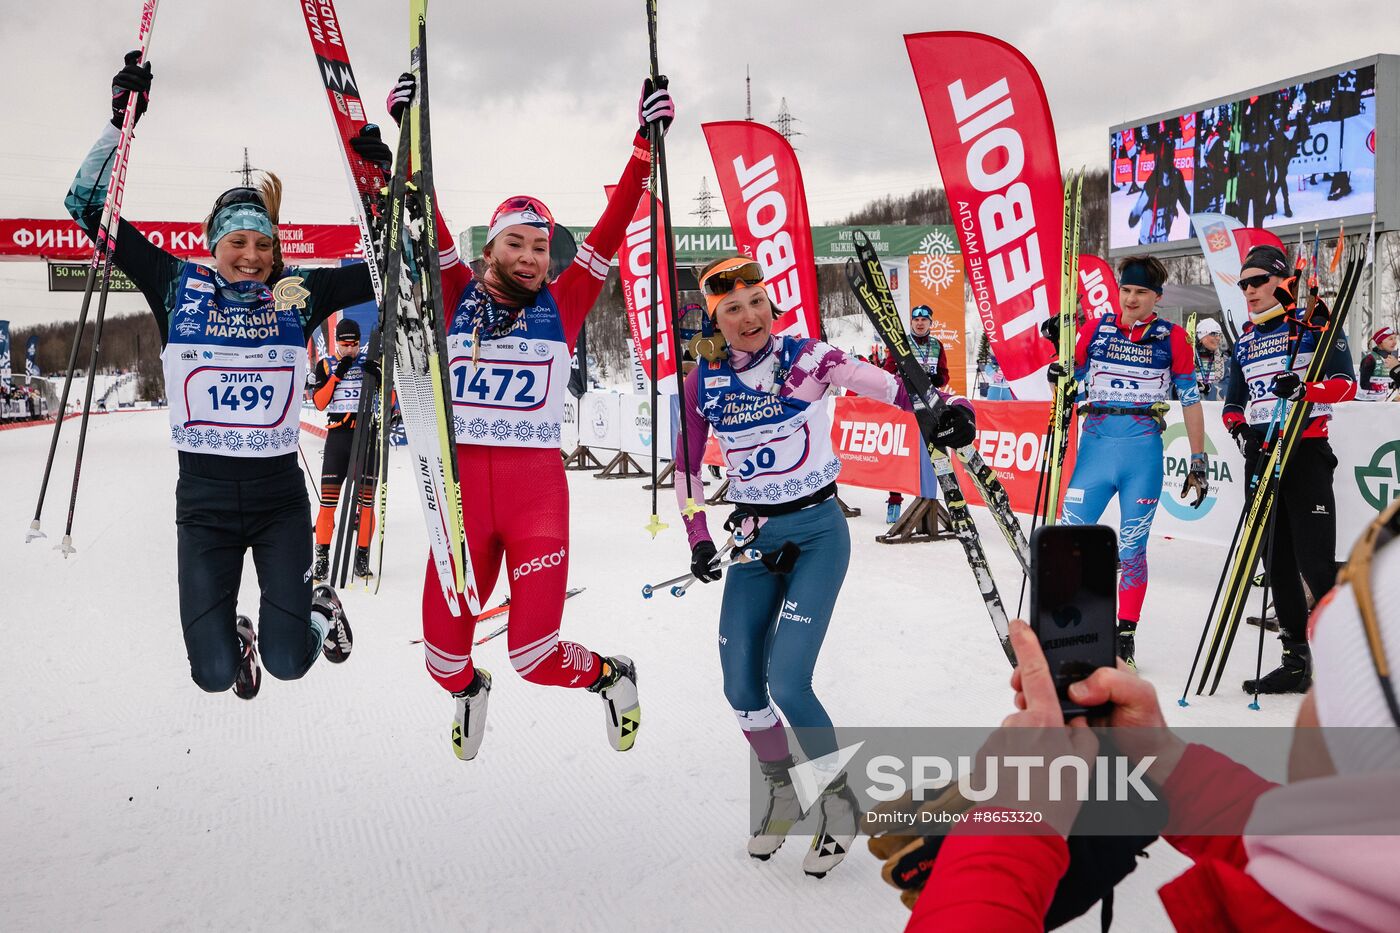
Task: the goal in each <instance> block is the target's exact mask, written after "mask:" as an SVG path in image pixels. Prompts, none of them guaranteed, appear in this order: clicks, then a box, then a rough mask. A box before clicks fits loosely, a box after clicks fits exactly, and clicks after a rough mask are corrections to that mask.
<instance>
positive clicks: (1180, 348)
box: [1043, 256, 1210, 665]
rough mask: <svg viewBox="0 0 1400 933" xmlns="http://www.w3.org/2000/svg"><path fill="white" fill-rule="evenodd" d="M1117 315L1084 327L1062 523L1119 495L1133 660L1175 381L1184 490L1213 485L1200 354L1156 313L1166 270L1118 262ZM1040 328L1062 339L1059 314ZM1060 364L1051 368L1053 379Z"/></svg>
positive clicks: (1140, 260)
mask: <svg viewBox="0 0 1400 933" xmlns="http://www.w3.org/2000/svg"><path fill="white" fill-rule="evenodd" d="M1118 280H1119V289H1118V298H1119V302H1118V304H1119V307H1120V308H1121V309H1122V313H1121V315H1119V314H1115V313H1113V312H1111V311H1110V312H1109V313H1107V314H1105V315H1103V316H1102V317H1099V318H1095V319H1093V320H1089V321H1086V322H1085V323H1084V324H1083V325H1082V326H1081V327H1080V328H1079V338H1078V341H1077V342H1076V344H1075V349H1074V379H1075V381H1076V382H1077V383H1078V384H1079V386H1080V393H1081V397H1083V398H1084V400H1085V403H1084V404H1083V405H1081V406H1080V409H1079V414H1080V415H1082V416H1083V417H1084V422H1083V424H1082V425H1081V428H1080V434H1079V451H1078V455H1077V458H1076V460H1075V464H1074V475H1073V476H1071V477H1070V481H1069V488H1068V489H1066V490H1065V498H1064V507H1063V514H1062V515H1061V521H1063V522H1064V523H1065V524H1068V525H1093V524H1095V523H1097V522H1098V520H1099V517H1100V516H1101V515H1103V512H1104V509H1105V508H1107V506H1108V502H1109V500H1110V499H1112V498H1113V497H1114V496H1115V495H1116V496H1117V497H1118V511H1119V514H1120V516H1121V517H1120V519H1119V525H1118V554H1119V561H1120V576H1119V581H1118V620H1119V621H1118V656H1119V657H1121V658H1122V659H1123V660H1124V661H1126V662H1127V663H1128V664H1130V665H1136V663H1137V661H1136V658H1135V654H1136V644H1135V642H1136V636H1137V626H1138V621H1139V620H1140V619H1141V617H1142V604H1143V600H1144V599H1145V598H1146V596H1147V538H1148V535H1149V533H1150V532H1151V531H1152V519H1153V518H1154V517H1155V515H1156V513H1157V500H1158V498H1159V497H1160V496H1161V494H1162V480H1163V477H1162V432H1163V431H1164V430H1165V429H1166V420H1165V418H1164V412H1165V411H1166V409H1167V399H1168V398H1170V397H1171V392H1172V389H1173V388H1175V390H1176V395H1177V398H1179V399H1180V400H1181V414H1182V419H1183V420H1184V421H1185V422H1186V437H1187V440H1188V442H1189V443H1190V445H1191V466H1190V469H1189V470H1188V472H1187V474H1186V480H1185V482H1184V483H1183V485H1182V487H1181V496H1182V497H1183V498H1184V497H1185V496H1186V495H1187V494H1188V493H1190V492H1192V491H1194V492H1195V494H1196V498H1195V499H1194V500H1193V501H1192V503H1191V505H1192V507H1193V508H1200V507H1201V503H1203V502H1204V501H1205V497H1206V495H1207V494H1208V493H1209V491H1210V481H1209V479H1208V478H1207V469H1208V466H1209V464H1208V461H1207V457H1206V453H1205V435H1206V431H1205V416H1204V415H1203V414H1202V413H1201V396H1200V392H1199V390H1198V389H1197V386H1196V358H1195V353H1194V352H1193V351H1192V348H1191V342H1190V341H1189V340H1188V339H1187V338H1186V329H1185V328H1183V327H1178V326H1177V325H1176V324H1173V323H1171V322H1170V321H1167V320H1164V319H1163V318H1161V317H1158V316H1157V312H1156V310H1155V309H1156V307H1157V302H1158V301H1160V300H1161V298H1162V286H1163V285H1164V284H1165V282H1166V280H1167V270H1166V268H1165V267H1164V266H1163V265H1162V263H1161V262H1160V261H1158V260H1157V259H1154V258H1153V257H1151V256H1129V257H1127V258H1126V259H1124V260H1123V261H1122V262H1120V263H1119V264H1118ZM1046 325H1047V326H1045V327H1044V328H1043V331H1044V333H1045V335H1046V336H1047V337H1048V338H1049V339H1050V340H1051V341H1052V342H1054V343H1058V341H1059V328H1058V324H1057V319H1056V318H1053V317H1052V318H1050V319H1049V320H1048V321H1047V322H1046ZM1064 371H1065V370H1064V368H1063V366H1062V363H1060V362H1056V363H1052V364H1051V365H1050V369H1049V373H1048V375H1049V377H1050V379H1051V381H1054V380H1055V379H1056V378H1057V377H1059V376H1060V375H1062V374H1063V373H1064Z"/></svg>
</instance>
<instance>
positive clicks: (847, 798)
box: [802, 774, 861, 878]
mask: <svg viewBox="0 0 1400 933" xmlns="http://www.w3.org/2000/svg"><path fill="white" fill-rule="evenodd" d="M817 806H818V807H820V808H821V825H820V826H819V827H818V828H817V834H816V835H815V836H813V837H812V847H811V848H810V849H808V850H807V857H806V858H804V859H803V860H802V870H803V871H804V872H806V873H807V874H809V875H811V876H812V877H813V878H825V877H826V873H827V872H829V871H831V870H832V869H833V868H835V867H836V866H837V865H840V864H841V861H842V859H844V858H845V857H846V853H847V852H849V851H850V849H851V843H852V842H854V841H855V838H856V831H857V830H858V829H859V827H860V817H861V813H860V801H859V800H857V799H856V794H855V791H853V790H851V788H850V786H849V785H847V783H846V775H845V774H842V775H841V776H840V777H838V778H837V779H836V780H834V781H832V782H831V784H830V785H828V786H827V789H826V790H824V791H822V796H821V800H819V801H818V802H817Z"/></svg>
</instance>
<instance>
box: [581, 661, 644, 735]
mask: <svg viewBox="0 0 1400 933" xmlns="http://www.w3.org/2000/svg"><path fill="white" fill-rule="evenodd" d="M588 692H589V693H597V694H600V695H601V696H602V697H603V712H604V714H605V717H606V722H607V727H608V741H609V742H610V743H611V744H612V747H613V748H615V749H617V750H618V751H620V752H625V751H627V750H628V749H629V748H631V747H632V745H633V743H634V742H636V741H637V730H638V729H640V728H641V727H642V707H641V704H640V703H638V702H637V667H636V665H634V664H633V663H632V659H631V658H628V657H624V656H622V655H618V656H617V657H611V658H603V673H602V674H600V675H599V676H598V682H597V683H595V684H594V685H593V686H591V687H589V688H588Z"/></svg>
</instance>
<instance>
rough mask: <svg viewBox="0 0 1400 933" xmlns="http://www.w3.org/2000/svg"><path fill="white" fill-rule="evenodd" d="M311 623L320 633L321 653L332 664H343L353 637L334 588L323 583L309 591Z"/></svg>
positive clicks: (348, 655)
mask: <svg viewBox="0 0 1400 933" xmlns="http://www.w3.org/2000/svg"><path fill="white" fill-rule="evenodd" d="M311 625H312V626H313V627H314V628H315V629H316V630H317V631H318V632H320V633H321V653H322V654H324V655H325V656H326V660H327V661H329V662H331V663H332V664H343V663H345V659H346V658H348V657H350V649H351V648H353V647H354V645H355V638H354V636H353V635H352V634H351V633H350V621H349V620H348V619H346V618H345V607H344V606H342V605H341V604H340V597H339V596H336V595H335V590H333V589H331V588H330V587H329V586H326V585H325V584H324V583H322V584H320V585H319V586H317V587H316V589H314V590H312V592H311Z"/></svg>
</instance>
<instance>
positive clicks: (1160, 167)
mask: <svg viewBox="0 0 1400 933" xmlns="http://www.w3.org/2000/svg"><path fill="white" fill-rule="evenodd" d="M1109 159H1110V171H1109V199H1108V200H1109V247H1110V248H1111V249H1124V248H1131V247H1134V246H1142V245H1146V244H1149V243H1170V242H1179V241H1182V240H1187V239H1190V238H1191V237H1193V236H1194V235H1195V234H1194V232H1193V231H1192V230H1191V222H1190V219H1189V215H1190V214H1192V213H1194V212H1198V211H1216V212H1220V213H1225V214H1230V215H1232V216H1234V217H1237V218H1239V220H1240V222H1241V223H1243V224H1244V225H1245V226H1247V227H1264V226H1269V227H1276V226H1281V225H1284V224H1294V223H1303V222H1307V223H1313V222H1321V221H1327V220H1332V219H1335V218H1337V217H1348V216H1352V215H1355V214H1370V213H1371V212H1372V211H1374V210H1375V203H1376V69H1375V66H1374V65H1367V66H1366V67H1364V68H1356V69H1351V70H1348V71H1342V72H1340V73H1338V74H1334V75H1328V76H1325V77H1322V78H1316V79H1314V80H1311V81H1305V82H1303V83H1301V84H1290V85H1286V86H1284V87H1281V88H1278V89H1277V90H1274V91H1269V92H1266V93H1264V94H1261V95H1258V96H1255V97H1247V98H1243V99H1240V100H1235V101H1230V102H1228V103H1222V104H1218V105H1216V106H1213V107H1207V108H1204V109H1202V110H1193V111H1187V112H1185V113H1182V114H1180V115H1178V116H1173V117H1168V118H1167V119H1165V120H1158V121H1154V122H1151V123H1146V124H1143V125H1141V126H1136V127H1129V128H1126V129H1122V130H1119V131H1118V132H1115V133H1113V134H1112V135H1111V137H1110V139H1109Z"/></svg>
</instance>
